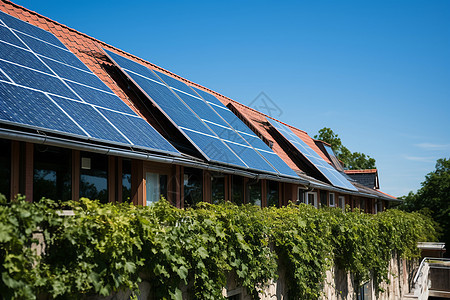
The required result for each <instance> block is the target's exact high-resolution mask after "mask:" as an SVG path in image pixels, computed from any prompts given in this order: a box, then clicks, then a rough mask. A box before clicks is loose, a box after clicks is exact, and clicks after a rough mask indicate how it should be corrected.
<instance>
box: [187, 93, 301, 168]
mask: <svg viewBox="0 0 450 300" xmlns="http://www.w3.org/2000/svg"><path fill="white" fill-rule="evenodd" d="M194 90H195V92H196V93H197V95H198V96H200V97H201V98H202V99H203V100H204V101H205V102H206V103H207V104H208V106H209V107H210V108H211V109H212V110H213V111H215V112H216V114H217V115H218V116H220V119H221V120H222V122H224V123H225V124H226V125H227V126H225V127H222V128H221V127H220V126H223V124H211V125H210V126H212V127H213V128H216V130H218V131H221V132H222V134H223V135H224V139H226V140H229V141H232V142H239V144H241V145H242V144H247V145H249V146H251V147H252V148H253V149H254V150H255V151H257V152H258V153H259V154H260V156H262V157H263V158H264V159H265V160H266V161H267V162H268V163H269V164H270V165H271V166H272V167H273V168H274V169H276V170H277V172H278V173H280V174H282V175H287V176H291V177H298V176H297V174H296V173H295V172H294V171H293V170H292V169H291V168H290V167H289V166H288V165H287V164H286V163H285V162H284V161H283V160H282V159H281V158H280V157H279V156H278V155H277V154H276V153H275V152H273V150H272V149H271V148H269V146H267V145H266V144H265V143H264V142H263V141H262V140H261V139H260V138H258V137H257V136H256V134H255V133H254V132H253V131H252V130H251V129H250V128H248V126H247V125H245V124H244V122H242V121H241V120H240V119H239V118H238V117H237V116H236V115H235V114H234V113H233V112H231V111H230V110H229V109H228V107H226V106H225V105H224V104H223V103H222V102H220V100H219V99H217V98H216V97H215V96H213V95H211V94H209V93H207V92H204V91H202V90H199V89H197V88H195V87H192V91H194ZM217 123H219V122H217ZM208 124H209V123H208ZM236 136H237V137H238V138H237V139H236ZM242 140H244V141H245V142H246V143H243V142H242ZM241 153H242V156H246V155H247V151H245V152H241Z"/></svg>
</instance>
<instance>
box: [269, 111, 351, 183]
mask: <svg viewBox="0 0 450 300" xmlns="http://www.w3.org/2000/svg"><path fill="white" fill-rule="evenodd" d="M268 121H269V123H270V124H271V125H272V126H273V127H274V128H275V129H276V130H277V131H278V132H279V133H280V134H281V135H282V136H284V138H285V139H287V140H288V141H289V142H290V143H291V144H292V145H293V146H294V147H295V148H296V149H297V150H298V151H299V152H300V153H301V154H302V155H303V156H304V157H305V158H306V159H308V160H309V161H310V162H311V163H312V164H313V165H314V166H315V167H316V168H317V170H319V171H320V173H322V174H323V176H325V178H327V179H328V180H329V181H330V183H331V184H332V185H333V186H336V187H340V188H344V189H347V190H352V191H357V189H356V188H355V187H354V186H353V185H352V184H351V183H350V182H349V181H348V180H347V179H346V178H345V177H344V176H342V174H340V173H339V172H338V171H336V169H335V168H333V167H332V166H331V165H330V164H328V163H327V162H326V161H324V160H323V158H321V157H320V156H319V154H317V153H316V152H315V151H314V150H313V149H311V147H310V146H308V145H307V144H306V143H305V142H304V141H303V140H302V139H301V138H299V137H298V136H297V135H296V134H295V133H294V132H293V131H292V130H291V129H290V128H289V127H287V126H286V125H284V124H281V123H280V122H277V121H275V120H269V119H268Z"/></svg>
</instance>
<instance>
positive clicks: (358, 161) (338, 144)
mask: <svg viewBox="0 0 450 300" xmlns="http://www.w3.org/2000/svg"><path fill="white" fill-rule="evenodd" d="M314 138H315V139H318V140H321V141H324V142H327V143H328V144H330V145H331V149H333V151H334V153H335V154H336V157H337V158H338V159H339V160H340V161H341V162H342V163H343V165H344V167H345V168H347V169H349V170H361V169H375V159H374V158H372V157H370V156H368V155H366V154H364V153H360V152H351V151H350V150H348V149H347V147H345V146H344V145H342V141H341V139H340V138H339V135H338V134H337V133H334V132H333V130H331V128H328V127H324V128H322V129H320V130H319V134H316V135H315V136H314Z"/></svg>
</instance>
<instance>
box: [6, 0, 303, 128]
mask: <svg viewBox="0 0 450 300" xmlns="http://www.w3.org/2000/svg"><path fill="white" fill-rule="evenodd" d="M0 1H2V2H4V3H6V4H9V5H12V6H14V7H16V8H19V9H21V10H23V11H26V12H28V13H31V14H33V15H35V16H37V17H39V18H43V19H45V20H46V21H48V22H51V23H53V24H56V25H58V26H61V27H63V28H65V29H67V30H69V31H72V32H74V33H76V34H79V35H81V36H83V37H85V38H88V39H90V40H92V41H95V42H97V43H99V44H101V45H103V46H107V47H110V48H112V49H114V50H116V51H118V52H120V53H123V54H125V55H128V56H131V57H133V58H134V59H136V60H139V61H141V62H144V63H145V64H149V65H151V66H152V67H154V68H155V69H158V70H161V71H163V72H165V73H167V74H169V75H171V76H174V77H176V78H178V79H181V80H182V81H184V82H187V83H189V84H190V85H193V86H196V87H199V88H202V89H204V90H206V91H208V92H210V93H212V94H215V95H218V96H220V97H222V98H225V99H227V100H229V101H231V102H234V103H236V104H238V105H240V106H243V107H245V108H247V109H250V110H251V111H253V112H256V113H258V114H260V115H263V116H265V117H266V118H271V119H273V120H275V121H277V122H280V123H282V124H284V125H286V126H288V127H291V128H294V129H296V130H298V131H301V132H304V133H305V134H308V133H307V132H306V131H304V130H302V129H299V128H296V127H294V126H292V125H289V124H286V123H284V122H282V121H280V120H278V119H275V118H273V117H271V116H269V115H267V114H265V113H263V112H260V111H258V110H256V109H254V108H251V107H249V106H247V105H245V104H242V103H240V102H238V101H236V100H233V99H231V98H229V97H227V96H225V95H222V94H220V93H219V92H216V91H213V90H211V89H210V88H207V87H205V86H203V85H201V84H198V83H195V82H193V81H191V80H189V79H186V78H184V77H182V76H180V75H178V74H175V73H174V72H172V71H169V70H167V69H165V68H162V67H160V66H158V65H156V64H154V63H152V62H149V61H146V60H144V59H142V58H140V57H138V56H136V55H134V54H131V53H128V52H126V51H124V50H122V49H119V48H117V47H115V46H112V45H110V44H108V43H106V42H103V41H101V40H99V39H96V38H94V37H92V36H90V35H88V34H86V33H83V32H81V31H78V30H76V29H74V28H72V27H69V26H67V25H65V24H62V23H60V22H58V21H56V20H53V19H51V18H49V17H46V16H44V15H41V14H40V13H38V12H35V11H33V10H31V9H28V8H26V7H24V6H22V5H19V4H17V3H14V2H12V1H11V0H0Z"/></svg>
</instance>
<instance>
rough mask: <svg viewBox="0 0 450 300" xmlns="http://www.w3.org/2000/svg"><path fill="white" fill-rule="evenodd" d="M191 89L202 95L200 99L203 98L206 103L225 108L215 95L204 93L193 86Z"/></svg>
mask: <svg viewBox="0 0 450 300" xmlns="http://www.w3.org/2000/svg"><path fill="white" fill-rule="evenodd" d="M191 88H192V89H193V90H194V91H196V92H197V94H199V95H200V97H202V98H203V99H205V100H206V102H209V103H211V104H215V105H219V106H223V104H222V102H220V101H219V99H217V98H216V97H214V96H213V95H211V94H209V93H207V92H204V91H202V90H200V89H198V88H196V87H193V86H191Z"/></svg>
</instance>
